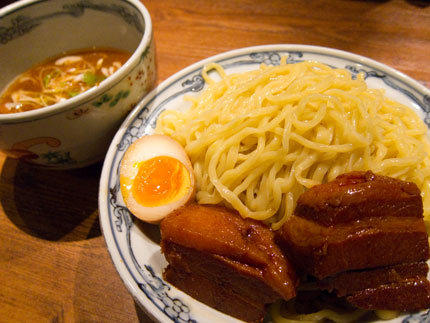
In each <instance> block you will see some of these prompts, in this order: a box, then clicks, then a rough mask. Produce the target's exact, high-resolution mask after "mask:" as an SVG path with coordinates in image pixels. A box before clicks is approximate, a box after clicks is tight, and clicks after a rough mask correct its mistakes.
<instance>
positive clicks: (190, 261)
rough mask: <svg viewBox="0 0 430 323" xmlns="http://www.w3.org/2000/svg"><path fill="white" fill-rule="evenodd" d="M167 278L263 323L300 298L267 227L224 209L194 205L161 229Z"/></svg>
mask: <svg viewBox="0 0 430 323" xmlns="http://www.w3.org/2000/svg"><path fill="white" fill-rule="evenodd" d="M161 236H162V241H161V248H162V252H163V253H164V255H165V257H166V259H167V261H168V263H169V265H168V267H167V268H166V270H165V272H164V278H165V279H166V280H167V281H168V282H170V283H172V284H173V285H175V286H176V287H178V288H179V289H181V290H183V291H184V292H185V293H187V294H188V295H190V296H192V297H194V298H195V299H197V300H199V301H201V302H203V303H205V304H207V305H209V306H211V307H213V308H215V309H217V310H220V311H222V312H224V313H226V314H228V315H231V316H233V317H236V318H239V319H241V320H244V321H248V322H260V321H262V320H263V318H264V315H265V314H266V306H267V305H268V304H271V303H273V302H274V301H276V300H278V299H281V298H282V299H285V300H289V299H291V298H293V297H294V296H295V295H296V287H297V285H298V280H297V278H296V274H295V270H294V268H293V267H292V265H291V264H290V263H289V262H288V260H287V259H286V258H285V256H284V255H283V253H282V252H281V250H280V249H279V247H278V246H277V245H276V243H275V241H274V233H273V232H272V230H271V229H269V228H268V227H267V226H265V225H264V224H262V223H260V222H258V221H254V220H251V219H243V218H242V217H240V216H239V214H238V213H237V212H235V211H232V210H229V209H227V208H224V207H220V206H208V205H197V204H191V205H188V206H185V207H182V208H181V209H179V210H177V211H175V212H173V213H171V214H169V215H168V216H167V217H166V218H165V219H164V220H163V221H162V223H161Z"/></svg>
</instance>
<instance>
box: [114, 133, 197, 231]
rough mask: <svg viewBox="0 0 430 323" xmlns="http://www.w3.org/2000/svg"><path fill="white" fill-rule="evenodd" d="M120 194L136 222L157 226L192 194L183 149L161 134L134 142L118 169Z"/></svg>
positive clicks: (192, 184)
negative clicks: (140, 221)
mask: <svg viewBox="0 0 430 323" xmlns="http://www.w3.org/2000/svg"><path fill="white" fill-rule="evenodd" d="M120 184H121V194H122V196H123V199H124V202H125V204H126V206H127V208H128V209H129V210H130V212H131V213H133V214H134V215H135V216H136V217H138V218H139V219H141V220H143V221H146V222H149V223H158V222H160V221H161V220H162V219H163V218H164V217H165V216H166V215H167V214H169V213H170V212H172V211H173V210H175V209H177V208H179V207H181V206H183V205H185V204H186V203H188V202H189V201H190V200H191V199H192V198H194V193H195V179H194V173H193V167H192V165H191V162H190V160H189V158H188V156H187V153H186V152H185V150H184V148H183V147H182V146H181V145H180V144H179V143H178V142H177V141H176V140H174V139H172V138H171V137H169V136H165V135H149V136H144V137H141V138H139V139H137V140H136V141H135V142H134V143H133V144H131V145H130V147H129V148H128V149H127V151H126V152H125V154H124V157H123V159H122V161H121V167H120Z"/></svg>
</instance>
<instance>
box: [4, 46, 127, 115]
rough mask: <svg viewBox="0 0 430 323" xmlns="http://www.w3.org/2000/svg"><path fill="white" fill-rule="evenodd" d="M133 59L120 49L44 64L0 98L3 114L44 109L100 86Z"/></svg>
mask: <svg viewBox="0 0 430 323" xmlns="http://www.w3.org/2000/svg"><path fill="white" fill-rule="evenodd" d="M130 56H131V54H130V53H128V52H125V51H120V50H117V49H102V50H100V49H90V50H82V51H77V52H73V53H68V54H64V55H62V56H57V57H55V58H52V59H49V60H47V61H45V62H42V63H40V64H38V65H36V66H34V67H32V68H31V69H29V70H28V71H26V72H24V73H22V74H20V75H19V76H18V77H16V78H15V79H14V80H13V81H12V82H11V83H10V84H9V85H8V86H7V87H6V89H5V90H4V91H3V92H2V94H1V96H0V113H16V112H23V111H30V110H35V109H39V108H43V107H46V106H49V105H52V104H55V103H58V102H61V101H64V100H67V99H69V98H72V97H74V96H76V95H78V94H80V93H82V92H84V91H87V90H88V89H90V88H92V87H93V86H97V85H99V84H100V82H101V81H103V80H104V79H105V78H107V77H108V76H110V75H112V74H113V73H114V72H115V71H117V70H118V69H119V68H120V67H121V66H122V65H123V64H124V63H125V62H126V61H127V60H128V59H129V57H130Z"/></svg>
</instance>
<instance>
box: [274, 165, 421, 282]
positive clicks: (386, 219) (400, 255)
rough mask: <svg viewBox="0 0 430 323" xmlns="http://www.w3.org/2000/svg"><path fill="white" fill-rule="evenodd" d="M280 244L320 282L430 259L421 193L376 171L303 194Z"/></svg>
mask: <svg viewBox="0 0 430 323" xmlns="http://www.w3.org/2000/svg"><path fill="white" fill-rule="evenodd" d="M279 241H280V244H281V245H282V247H283V250H284V251H285V252H286V253H287V254H288V256H289V257H290V258H291V260H292V261H293V263H294V264H295V265H296V266H297V267H298V268H299V269H300V270H301V271H303V272H304V273H306V274H310V275H312V276H315V277H317V278H318V279H323V278H325V277H328V276H333V275H335V274H337V273H339V272H343V271H349V270H358V269H366V268H375V267H381V266H390V265H395V264H399V263H412V262H419V261H425V260H427V259H428V258H429V246H428V236H427V232H426V229H425V224H424V219H423V206H422V199H421V195H420V191H419V189H418V188H417V187H416V185H415V184H413V183H407V182H403V181H400V180H397V179H393V178H389V177H385V176H379V175H375V174H373V173H371V172H352V173H348V174H344V175H341V176H339V177H338V178H337V179H336V180H335V181H333V182H330V183H326V184H321V185H317V186H315V187H313V188H311V189H309V190H308V191H306V192H305V193H303V194H302V195H301V196H300V197H299V199H298V201H297V207H296V209H295V212H294V215H293V216H291V217H290V218H289V219H288V220H287V222H286V223H285V224H284V226H283V227H282V229H281V231H280V239H279Z"/></svg>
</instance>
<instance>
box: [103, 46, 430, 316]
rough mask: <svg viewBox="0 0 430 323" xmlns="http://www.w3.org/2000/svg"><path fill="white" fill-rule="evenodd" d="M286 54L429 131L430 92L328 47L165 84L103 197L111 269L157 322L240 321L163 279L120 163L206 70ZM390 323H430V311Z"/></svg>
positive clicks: (116, 152) (138, 113) (113, 160)
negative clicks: (391, 104) (403, 110)
mask: <svg viewBox="0 0 430 323" xmlns="http://www.w3.org/2000/svg"><path fill="white" fill-rule="evenodd" d="M284 55H289V57H288V62H289V63H294V62H299V61H303V60H317V61H321V62H323V63H326V64H328V65H330V66H334V67H340V68H346V69H348V70H350V71H351V73H352V74H356V73H358V72H364V73H365V75H366V82H367V84H368V86H369V87H377V88H384V89H386V94H387V96H388V97H390V98H392V99H394V100H397V101H399V102H401V103H404V104H406V105H408V106H410V107H411V108H412V109H414V110H415V111H416V112H417V113H418V114H419V115H420V116H421V117H422V118H423V120H424V121H425V123H426V124H427V125H428V126H430V91H429V90H428V89H427V88H425V87H424V86H423V85H421V84H420V83H418V82H416V81H414V80H412V79H411V78H409V77H408V76H406V75H404V74H402V73H400V72H398V71H396V70H394V69H392V68H390V67H388V66H386V65H383V64H381V63H378V62H375V61H373V60H370V59H368V58H365V57H362V56H358V55H354V54H351V53H347V52H343V51H339V50H333V49H329V48H322V47H315V46H303V45H268V46H258V47H249V48H243V49H239V50H234V51H230V52H227V53H223V54H220V55H216V56H214V57H210V58H208V59H205V60H203V61H201V62H198V63H196V64H194V65H191V66H189V67H188V68H186V69H184V70H182V71H180V72H178V73H176V74H175V75H173V76H172V77H170V78H169V79H167V80H166V81H164V82H163V83H161V84H160V85H159V86H158V87H157V88H156V89H155V90H154V91H152V92H151V93H150V94H149V95H148V96H146V97H145V98H144V99H143V100H142V101H141V102H140V103H139V104H138V106H137V107H136V108H135V109H134V110H133V112H131V113H130V115H129V116H128V118H127V119H126V120H125V121H124V123H123V125H122V126H121V127H120V129H119V130H118V132H117V134H116V136H115V137H114V139H113V141H112V144H111V146H110V149H109V151H108V153H107V155H106V159H105V162H104V166H103V171H102V175H101V181H100V191H99V210H100V221H101V227H102V230H103V234H104V237H105V240H106V244H107V247H108V249H109V252H110V254H111V257H112V260H113V263H114V264H115V267H116V269H117V271H118V273H119V274H120V276H121V278H122V279H123V281H124V283H125V285H126V286H127V288H128V289H129V291H130V293H131V294H132V295H133V297H134V298H135V300H136V301H137V302H138V303H139V304H140V305H141V306H142V307H143V308H144V309H145V310H146V312H147V313H148V314H149V315H150V316H151V317H152V318H153V319H154V320H155V321H158V322H205V323H208V322H239V321H237V320H235V319H233V318H231V317H230V316H226V315H224V314H222V313H220V312H218V311H216V310H214V309H212V308H210V307H208V306H206V305H204V304H202V303H200V302H198V301H196V300H194V299H192V298H191V297H189V296H188V295H186V294H184V293H182V292H181V291H179V290H177V289H176V288H175V287H172V286H170V285H169V284H168V283H166V282H165V281H164V280H163V279H162V271H163V268H164V267H165V266H166V264H167V263H166V261H165V259H164V256H163V255H162V254H161V253H160V247H159V245H158V242H159V240H158V239H159V232H158V227H157V226H154V225H145V224H141V223H140V222H139V221H134V217H133V216H132V215H131V214H130V213H129V211H128V210H127V208H126V207H125V204H124V202H123V199H122V196H121V192H120V185H119V174H118V173H119V164H120V161H121V158H122V156H123V154H124V152H125V151H126V149H127V148H128V146H129V145H130V144H131V143H132V142H133V141H134V140H136V139H137V138H139V137H141V136H143V135H147V134H151V133H152V132H153V130H154V127H155V122H156V120H157V117H158V115H159V113H160V112H161V111H163V110H164V109H184V108H186V107H188V104H189V103H187V102H185V101H184V100H183V95H184V94H187V95H198V94H199V93H200V92H201V91H202V90H203V89H204V88H205V84H204V81H203V79H202V77H201V74H200V73H201V69H202V67H203V66H204V65H205V64H207V63H209V62H217V63H219V64H221V65H222V66H223V67H224V69H225V70H226V71H227V73H232V72H244V71H248V70H250V69H256V68H258V66H259V65H260V64H261V63H266V64H279V61H280V58H281V56H284ZM423 68H424V67H423ZM385 322H386V321H385ZM392 322H430V311H425V312H422V313H416V314H414V315H407V316H404V317H401V318H397V319H395V320H393V321H392Z"/></svg>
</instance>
